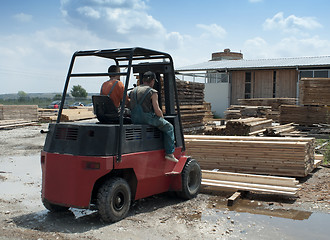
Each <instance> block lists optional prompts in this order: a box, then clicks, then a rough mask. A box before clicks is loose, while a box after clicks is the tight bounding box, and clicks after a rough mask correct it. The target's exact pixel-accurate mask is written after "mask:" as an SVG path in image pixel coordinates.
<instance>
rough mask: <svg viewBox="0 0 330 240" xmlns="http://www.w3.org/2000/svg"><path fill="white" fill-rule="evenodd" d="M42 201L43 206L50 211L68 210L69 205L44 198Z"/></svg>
mask: <svg viewBox="0 0 330 240" xmlns="http://www.w3.org/2000/svg"><path fill="white" fill-rule="evenodd" d="M42 203H43V205H44V206H45V208H47V209H48V210H49V211H51V212H65V211H68V210H69V207H64V206H60V205H56V204H52V203H50V202H48V201H47V200H45V199H43V200H42Z"/></svg>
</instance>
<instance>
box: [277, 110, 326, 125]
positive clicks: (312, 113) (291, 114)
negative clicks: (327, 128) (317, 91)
mask: <svg viewBox="0 0 330 240" xmlns="http://www.w3.org/2000/svg"><path fill="white" fill-rule="evenodd" d="M292 122H294V123H297V124H300V125H306V126H311V125H313V124H319V123H323V124H330V106H298V105H282V106H281V107H280V123H281V124H287V123H292Z"/></svg>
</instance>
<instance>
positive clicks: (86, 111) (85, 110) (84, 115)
mask: <svg viewBox="0 0 330 240" xmlns="http://www.w3.org/2000/svg"><path fill="white" fill-rule="evenodd" d="M38 111H39V121H41V122H55V121H56V120H57V115H58V110H54V109H39V110H38ZM92 118H95V115H94V112H93V107H81V108H76V109H74V108H73V109H63V110H62V115H61V121H62V122H72V121H79V120H86V119H92Z"/></svg>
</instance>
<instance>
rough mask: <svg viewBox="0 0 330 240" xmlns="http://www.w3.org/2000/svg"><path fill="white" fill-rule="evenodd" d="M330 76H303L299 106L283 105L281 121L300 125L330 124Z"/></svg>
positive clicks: (300, 83) (300, 84)
mask: <svg viewBox="0 0 330 240" xmlns="http://www.w3.org/2000/svg"><path fill="white" fill-rule="evenodd" d="M329 93H330V78H302V79H301V80H300V82H299V103H300V104H301V105H299V106H288V105H282V106H281V107H280V123H281V124H285V123H290V122H294V123H297V124H299V125H305V126H312V125H313V124H320V123H322V124H330V94H329Z"/></svg>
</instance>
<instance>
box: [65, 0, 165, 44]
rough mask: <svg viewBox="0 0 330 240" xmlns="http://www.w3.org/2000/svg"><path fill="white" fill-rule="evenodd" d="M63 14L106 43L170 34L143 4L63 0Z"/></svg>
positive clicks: (139, 0)
mask: <svg viewBox="0 0 330 240" xmlns="http://www.w3.org/2000/svg"><path fill="white" fill-rule="evenodd" d="M61 10H62V13H63V16H64V17H65V18H66V20H67V21H68V22H70V23H71V24H73V25H74V26H77V27H83V28H85V29H87V30H88V31H90V32H92V33H94V34H96V35H97V36H99V37H101V38H104V39H111V40H118V41H122V42H130V41H132V40H135V39H139V38H143V37H144V36H148V37H154V36H160V35H162V36H165V34H166V31H165V29H164V27H163V25H162V24H161V23H160V22H159V21H157V20H156V19H155V18H153V17H152V16H151V15H149V14H148V13H147V11H146V10H147V7H146V4H145V2H144V1H142V0H112V1H110V0H85V1H74V0H62V1H61Z"/></svg>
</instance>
